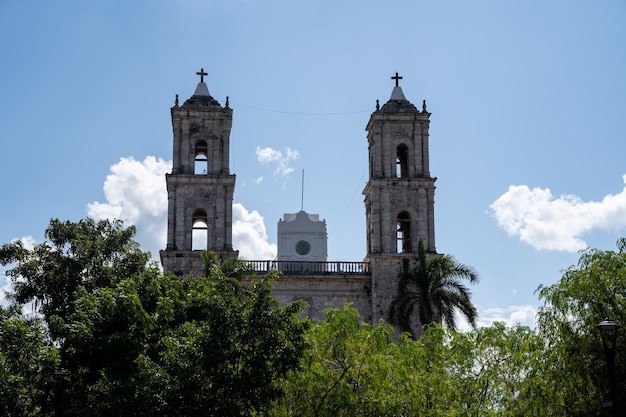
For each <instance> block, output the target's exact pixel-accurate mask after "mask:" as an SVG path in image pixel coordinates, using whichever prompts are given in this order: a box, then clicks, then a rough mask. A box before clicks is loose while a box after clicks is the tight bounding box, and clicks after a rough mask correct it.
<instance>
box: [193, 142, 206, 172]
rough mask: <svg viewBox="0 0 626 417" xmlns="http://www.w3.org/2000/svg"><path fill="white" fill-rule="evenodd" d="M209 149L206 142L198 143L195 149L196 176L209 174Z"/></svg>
mask: <svg viewBox="0 0 626 417" xmlns="http://www.w3.org/2000/svg"><path fill="white" fill-rule="evenodd" d="M207 153H208V147H207V144H206V142H205V141H203V140H199V141H197V142H196V148H195V149H194V170H193V173H194V174H196V175H206V174H207V173H208V172H209V160H208V155H207Z"/></svg>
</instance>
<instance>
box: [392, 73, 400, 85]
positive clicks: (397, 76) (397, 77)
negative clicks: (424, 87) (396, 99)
mask: <svg viewBox="0 0 626 417" xmlns="http://www.w3.org/2000/svg"><path fill="white" fill-rule="evenodd" d="M391 79H392V80H396V87H399V85H398V81H399V80H401V79H402V77H401V76H399V75H398V73H397V72H396V75H395V77H391Z"/></svg>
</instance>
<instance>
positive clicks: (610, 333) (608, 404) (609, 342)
mask: <svg viewBox="0 0 626 417" xmlns="http://www.w3.org/2000/svg"><path fill="white" fill-rule="evenodd" d="M596 327H597V328H598V329H599V330H600V335H601V336H602V346H603V347H604V355H605V356H606V369H607V371H608V374H609V390H610V396H611V399H610V400H609V401H604V402H603V403H602V409H603V410H610V413H611V415H612V416H619V409H618V405H617V395H616V394H617V393H616V383H615V345H616V343H617V331H618V330H619V329H620V327H622V326H620V325H619V324H617V323H616V322H614V321H613V320H610V319H609V318H608V317H607V318H605V319H604V320H602V321H601V322H600V323H599V324H598V325H596Z"/></svg>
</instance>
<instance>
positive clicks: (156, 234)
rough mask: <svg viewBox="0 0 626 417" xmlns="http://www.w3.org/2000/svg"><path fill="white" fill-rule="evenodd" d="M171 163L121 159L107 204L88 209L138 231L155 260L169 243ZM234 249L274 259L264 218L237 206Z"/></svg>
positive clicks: (113, 172)
mask: <svg viewBox="0 0 626 417" xmlns="http://www.w3.org/2000/svg"><path fill="white" fill-rule="evenodd" d="M171 167H172V162H171V161H164V160H163V159H160V158H159V159H157V158H155V157H153V156H148V157H146V158H145V159H144V161H143V162H140V161H136V160H135V159H134V158H121V159H120V161H119V162H118V163H117V164H114V165H113V166H111V174H109V175H108V176H107V178H106V181H105V182H104V195H105V198H106V202H104V203H101V202H94V203H91V204H89V205H88V206H87V213H88V215H89V216H90V217H93V218H94V219H97V220H99V219H104V218H107V219H113V218H117V219H121V220H124V221H125V222H127V223H129V224H133V225H135V226H136V228H137V236H136V239H137V241H138V242H139V243H140V244H141V247H142V249H143V250H147V251H150V252H151V253H152V256H153V258H154V259H155V260H158V259H159V250H161V249H163V248H165V245H166V241H167V190H166V185H165V173H167V172H170V171H171ZM233 247H234V248H235V249H236V250H239V253H240V256H242V257H245V258H247V259H274V257H275V256H276V245H275V244H271V243H269V242H268V240H267V233H266V229H265V223H264V220H263V217H261V215H260V214H259V213H258V212H256V211H252V212H248V211H247V210H246V209H245V207H243V206H242V205H241V204H238V203H235V204H233Z"/></svg>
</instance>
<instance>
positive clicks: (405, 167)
mask: <svg viewBox="0 0 626 417" xmlns="http://www.w3.org/2000/svg"><path fill="white" fill-rule="evenodd" d="M408 176H409V148H408V147H407V146H406V145H398V147H397V148H396V177H398V178H406V177H408Z"/></svg>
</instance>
